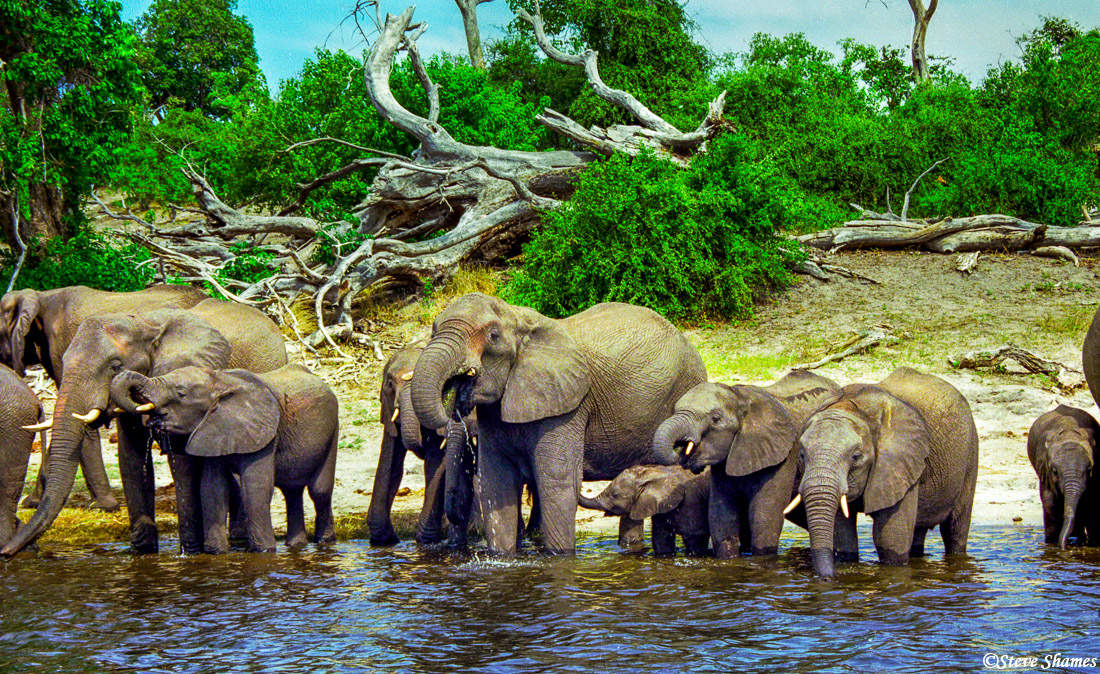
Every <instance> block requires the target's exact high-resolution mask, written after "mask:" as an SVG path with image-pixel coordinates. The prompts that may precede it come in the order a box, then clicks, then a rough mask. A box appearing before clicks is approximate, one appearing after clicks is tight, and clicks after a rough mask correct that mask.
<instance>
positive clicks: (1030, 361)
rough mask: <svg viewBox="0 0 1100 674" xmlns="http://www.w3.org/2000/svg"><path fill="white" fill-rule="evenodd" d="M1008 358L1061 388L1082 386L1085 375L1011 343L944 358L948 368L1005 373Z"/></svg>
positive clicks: (1067, 388)
mask: <svg viewBox="0 0 1100 674" xmlns="http://www.w3.org/2000/svg"><path fill="white" fill-rule="evenodd" d="M1009 360H1012V361H1015V362H1016V363H1017V364H1019V365H1020V367H1022V368H1023V369H1024V371H1025V372H1027V373H1031V374H1042V375H1046V376H1047V377H1049V378H1050V379H1051V381H1052V382H1053V383H1054V385H1055V387H1056V388H1058V389H1060V390H1062V391H1066V392H1068V391H1073V390H1074V389H1078V388H1081V387H1083V386H1084V385H1085V377H1084V375H1083V374H1082V373H1081V372H1080V370H1075V369H1073V368H1071V367H1069V366H1067V365H1063V364H1062V363H1059V362H1057V361H1054V360H1047V359H1046V358H1042V357H1041V356H1037V355H1035V354H1034V353H1032V352H1030V351H1028V350H1027V349H1022V348H1020V347H1018V346H1016V345H1015V344H1013V343H1012V342H1009V343H1008V344H1005V345H1004V346H1000V347H997V348H995V349H974V350H973V351H967V352H966V353H964V354H962V355H960V356H955V357H953V358H948V359H947V362H948V364H949V365H951V367H954V368H955V369H960V370H991V371H994V372H997V371H1000V372H1006V373H1007V372H1009V371H1008V370H1007V368H1006V367H1005V362H1006V361H1009Z"/></svg>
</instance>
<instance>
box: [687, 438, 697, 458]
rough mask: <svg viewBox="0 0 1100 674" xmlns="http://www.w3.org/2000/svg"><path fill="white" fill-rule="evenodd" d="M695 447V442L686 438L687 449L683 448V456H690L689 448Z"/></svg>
mask: <svg viewBox="0 0 1100 674" xmlns="http://www.w3.org/2000/svg"><path fill="white" fill-rule="evenodd" d="M693 449H695V442H694V441H692V440H688V446H687V449H685V450H684V456H691V450H693Z"/></svg>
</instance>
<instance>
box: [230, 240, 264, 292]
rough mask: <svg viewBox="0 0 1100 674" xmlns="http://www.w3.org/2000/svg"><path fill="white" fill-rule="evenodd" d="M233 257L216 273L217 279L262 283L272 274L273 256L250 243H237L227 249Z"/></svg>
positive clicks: (261, 247)
mask: <svg viewBox="0 0 1100 674" xmlns="http://www.w3.org/2000/svg"><path fill="white" fill-rule="evenodd" d="M229 252H230V253H232V254H233V255H234V257H233V258H232V259H230V260H229V261H228V262H226V263H225V266H224V267H222V268H221V269H220V270H219V271H218V276H219V279H223V278H224V279H235V280H237V281H243V282H245V283H255V282H257V281H262V280H264V279H265V278H268V277H269V276H271V275H272V274H274V273H275V272H276V271H277V270H276V269H275V266H274V264H273V263H274V261H275V255H274V254H273V253H272V252H271V251H269V250H268V249H266V248H264V247H263V246H257V245H256V244H255V243H253V242H251V241H238V242H236V243H234V244H233V245H231V246H230V247H229Z"/></svg>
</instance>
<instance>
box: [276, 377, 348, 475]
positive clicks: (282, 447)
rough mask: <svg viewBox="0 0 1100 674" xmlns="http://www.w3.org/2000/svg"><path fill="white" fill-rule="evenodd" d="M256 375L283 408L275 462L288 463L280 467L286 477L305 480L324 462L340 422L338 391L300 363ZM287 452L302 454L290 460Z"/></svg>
mask: <svg viewBox="0 0 1100 674" xmlns="http://www.w3.org/2000/svg"><path fill="white" fill-rule="evenodd" d="M256 378H257V379H258V380H259V381H261V382H263V383H264V384H265V385H266V386H267V387H268V388H269V389H271V391H272V393H274V394H275V397H276V399H277V400H278V401H279V406H280V407H281V408H282V416H281V419H280V422H279V430H278V436H277V437H278V445H277V447H278V449H277V450H276V462H277V464H279V465H280V466H282V465H283V464H284V463H285V464H286V466H287V467H284V468H282V470H281V471H279V472H280V475H281V476H282V479H284V480H288V481H290V482H295V483H300V484H304V483H305V481H306V480H307V479H308V476H309V475H312V474H313V473H314V472H315V471H316V470H317V469H318V468H319V467H320V464H321V463H323V462H324V459H325V456H326V453H327V451H326V449H327V443H328V440H329V439H330V438H331V437H332V435H333V433H335V432H336V431H337V429H338V427H339V425H340V421H339V412H338V410H339V403H338V402H337V400H336V394H335V393H333V391H332V389H331V388H330V387H329V385H328V384H326V383H325V381H324V380H323V379H321V378H320V377H318V376H317V375H315V374H313V373H312V372H311V371H310V370H309V369H308V368H306V367H304V366H302V365H299V364H297V363H292V364H290V365H286V366H284V367H281V368H279V369H278V370H273V371H271V372H265V373H263V374H259V375H256ZM311 443H312V446H311ZM288 453H296V454H300V455H301V456H298V457H295V458H294V460H292V461H289V462H288V461H286V460H285V459H286V458H287V457H286V455H287V454H288ZM307 457H308V459H311V460H306V458H307ZM293 473H301V475H294V474H293Z"/></svg>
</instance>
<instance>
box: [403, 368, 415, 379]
mask: <svg viewBox="0 0 1100 674" xmlns="http://www.w3.org/2000/svg"><path fill="white" fill-rule="evenodd" d="M412 378H413V371H412V370H409V371H408V372H406V373H405V374H403V375H401V379H402V380H404V381H409V380H410V379H412Z"/></svg>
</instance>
